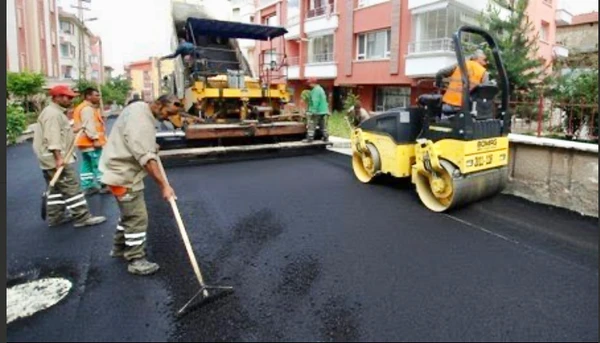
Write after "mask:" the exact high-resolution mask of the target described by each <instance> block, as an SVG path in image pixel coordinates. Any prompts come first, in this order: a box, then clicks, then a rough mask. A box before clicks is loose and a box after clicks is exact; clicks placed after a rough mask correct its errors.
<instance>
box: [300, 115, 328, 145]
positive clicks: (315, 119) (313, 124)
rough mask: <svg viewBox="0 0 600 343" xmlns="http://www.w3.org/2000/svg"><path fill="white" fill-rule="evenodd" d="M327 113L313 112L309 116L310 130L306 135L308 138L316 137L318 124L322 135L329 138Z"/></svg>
mask: <svg viewBox="0 0 600 343" xmlns="http://www.w3.org/2000/svg"><path fill="white" fill-rule="evenodd" d="M327 119H328V118H327V114H311V115H308V116H307V120H308V130H307V131H308V132H307V133H306V136H307V138H308V139H314V138H315V130H316V128H317V126H318V127H319V129H320V131H321V135H322V137H323V138H325V139H327V138H329V134H328V133H327Z"/></svg>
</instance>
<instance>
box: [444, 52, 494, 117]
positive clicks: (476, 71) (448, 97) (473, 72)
mask: <svg viewBox="0 0 600 343" xmlns="http://www.w3.org/2000/svg"><path fill="white" fill-rule="evenodd" d="M465 65H466V68H467V73H468V74H469V86H470V88H471V89H473V87H475V86H476V85H478V84H480V83H481V81H482V80H483V76H484V75H485V72H486V70H485V68H484V67H483V66H482V65H481V64H479V63H477V62H475V61H467V62H466V63H465ZM462 86H463V85H462V79H461V73H460V67H458V66H457V67H456V69H454V72H453V73H452V75H451V76H450V83H449V84H448V89H447V90H446V93H445V94H444V97H443V98H442V101H443V102H444V103H447V104H449V105H453V106H456V107H460V106H462Z"/></svg>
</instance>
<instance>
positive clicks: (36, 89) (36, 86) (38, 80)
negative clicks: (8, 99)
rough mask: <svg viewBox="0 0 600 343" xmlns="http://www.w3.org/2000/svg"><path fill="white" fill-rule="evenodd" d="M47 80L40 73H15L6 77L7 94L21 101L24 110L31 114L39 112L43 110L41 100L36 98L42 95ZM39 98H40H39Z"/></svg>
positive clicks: (10, 73)
mask: <svg viewBox="0 0 600 343" xmlns="http://www.w3.org/2000/svg"><path fill="white" fill-rule="evenodd" d="M45 84H46V79H45V78H44V75H42V74H39V73H30V72H22V73H13V72H9V73H8V74H7V75H6V90H7V93H8V94H10V95H11V96H13V97H15V100H19V102H20V103H21V105H22V106H23V108H24V109H26V110H27V111H31V112H36V113H37V112H39V110H40V108H41V102H42V100H41V99H35V98H34V96H36V95H39V94H40V93H42V91H43V88H44V85H45ZM38 98H39V97H38Z"/></svg>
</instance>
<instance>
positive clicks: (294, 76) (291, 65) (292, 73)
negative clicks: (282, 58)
mask: <svg viewBox="0 0 600 343" xmlns="http://www.w3.org/2000/svg"><path fill="white" fill-rule="evenodd" d="M287 63H288V67H287V77H288V79H289V80H299V79H300V57H298V56H293V57H288V59H287Z"/></svg>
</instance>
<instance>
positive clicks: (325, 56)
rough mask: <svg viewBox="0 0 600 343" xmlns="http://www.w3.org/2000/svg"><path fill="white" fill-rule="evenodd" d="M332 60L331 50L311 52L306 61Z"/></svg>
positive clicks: (324, 61)
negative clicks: (321, 52)
mask: <svg viewBox="0 0 600 343" xmlns="http://www.w3.org/2000/svg"><path fill="white" fill-rule="evenodd" d="M333 61H334V59H333V52H328V53H326V54H313V55H309V56H308V63H328V62H333Z"/></svg>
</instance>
